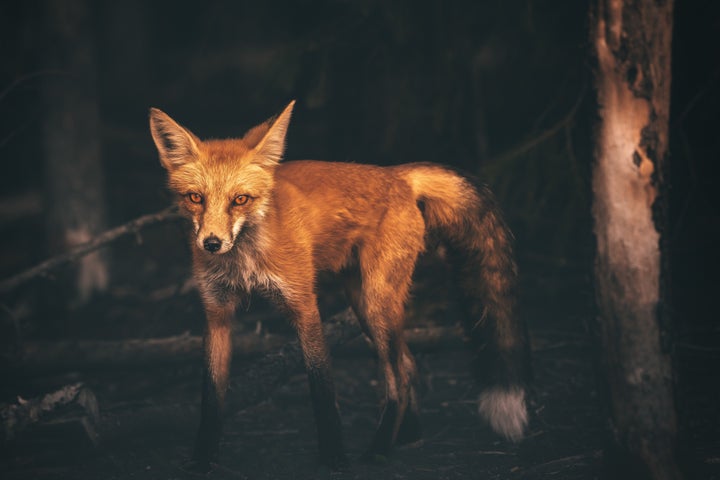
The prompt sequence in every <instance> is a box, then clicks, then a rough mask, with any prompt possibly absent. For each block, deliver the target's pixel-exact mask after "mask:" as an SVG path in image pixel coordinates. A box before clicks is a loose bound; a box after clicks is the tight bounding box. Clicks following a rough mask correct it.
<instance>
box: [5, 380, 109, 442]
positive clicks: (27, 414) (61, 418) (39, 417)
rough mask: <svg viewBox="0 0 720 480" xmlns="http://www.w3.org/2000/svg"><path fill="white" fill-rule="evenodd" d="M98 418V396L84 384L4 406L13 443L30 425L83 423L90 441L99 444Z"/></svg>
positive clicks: (7, 429) (6, 421)
mask: <svg viewBox="0 0 720 480" xmlns="http://www.w3.org/2000/svg"><path fill="white" fill-rule="evenodd" d="M78 407H79V412H78V411H77V410H78ZM98 418H99V415H98V405H97V400H96V399H95V395H94V394H93V393H92V391H91V390H90V389H89V388H87V387H85V386H84V385H83V384H82V383H76V384H74V385H67V386H65V387H63V388H61V389H60V390H57V391H55V392H52V393H48V394H47V395H43V396H42V397H36V398H31V399H29V400H26V399H23V398H21V397H18V399H17V402H16V403H13V404H10V405H2V406H0V419H2V426H3V429H2V440H3V441H4V442H6V441H10V440H12V439H13V438H15V436H16V435H17V434H18V433H20V432H21V431H23V430H25V429H26V428H27V427H29V426H30V425H33V424H38V423H41V422H43V423H47V422H48V421H53V422H64V423H76V422H79V423H80V425H81V426H82V430H83V431H84V432H85V434H86V435H87V437H88V439H89V440H90V441H91V442H92V443H93V444H95V443H96V442H97V434H96V432H95V424H96V423H97V421H98Z"/></svg>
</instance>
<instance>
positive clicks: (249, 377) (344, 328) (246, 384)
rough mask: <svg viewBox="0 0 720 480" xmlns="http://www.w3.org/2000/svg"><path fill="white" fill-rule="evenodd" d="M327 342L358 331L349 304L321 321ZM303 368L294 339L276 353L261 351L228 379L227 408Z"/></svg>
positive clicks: (254, 399) (263, 393) (259, 395)
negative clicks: (229, 390)
mask: <svg viewBox="0 0 720 480" xmlns="http://www.w3.org/2000/svg"><path fill="white" fill-rule="evenodd" d="M323 330H324V332H325V338H326V339H327V343H328V345H329V346H330V347H331V348H333V347H337V346H338V345H341V344H343V343H345V342H347V341H349V340H351V339H353V338H355V337H357V336H358V335H359V334H360V326H359V324H358V321H357V319H356V318H355V315H354V314H353V313H352V310H350V309H349V308H348V309H346V310H344V311H343V312H341V313H339V314H337V315H333V317H332V318H331V319H330V321H329V322H327V323H326V324H324V325H323ZM302 368H303V356H302V351H301V349H300V344H299V342H298V341H297V340H295V341H292V342H289V343H287V344H286V345H285V346H284V347H282V348H281V349H280V351H279V352H277V353H271V354H268V355H265V356H263V357H261V358H258V359H257V360H255V361H253V362H252V363H250V364H249V365H244V366H243V368H242V371H241V372H240V374H239V375H237V376H233V377H232V378H231V379H230V389H231V390H232V392H231V393H230V394H228V396H227V402H228V406H229V411H233V410H237V409H239V408H244V407H247V406H249V405H254V404H256V403H258V402H260V401H262V400H264V399H266V398H268V397H269V396H270V394H271V393H272V392H273V390H275V388H277V386H279V385H281V384H282V383H283V382H285V381H287V379H288V378H290V376H291V375H293V374H294V373H296V372H298V371H301V370H302Z"/></svg>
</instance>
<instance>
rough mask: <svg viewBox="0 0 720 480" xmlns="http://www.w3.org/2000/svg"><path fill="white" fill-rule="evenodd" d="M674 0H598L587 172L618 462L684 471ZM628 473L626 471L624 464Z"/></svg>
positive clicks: (662, 474) (661, 474)
mask: <svg viewBox="0 0 720 480" xmlns="http://www.w3.org/2000/svg"><path fill="white" fill-rule="evenodd" d="M672 8H673V2H672V0H598V1H597V10H596V12H595V13H596V15H595V17H594V19H593V20H594V25H593V27H594V30H593V34H592V35H593V38H592V41H593V42H594V45H595V48H596V53H597V59H598V71H597V78H596V82H597V94H598V102H599V105H600V120H599V126H598V130H597V139H596V144H597V149H596V162H595V166H594V170H593V192H594V202H593V216H594V227H595V235H596V238H597V257H596V265H595V267H596V269H595V279H596V296H597V302H598V308H599V319H598V321H599V325H598V333H599V336H600V338H599V340H600V342H601V347H602V348H601V352H602V353H601V364H602V367H603V373H604V375H605V381H606V382H607V387H608V394H609V401H610V414H611V417H612V427H613V435H614V441H615V443H616V445H615V446H616V447H618V448H619V450H618V451H619V452H621V453H622V455H623V456H624V458H625V459H626V460H628V461H629V462H628V464H626V465H624V467H623V468H627V467H633V468H634V469H637V473H641V474H644V476H649V477H651V478H656V479H659V478H680V477H681V475H680V473H679V471H678V469H677V466H676V459H675V441H676V431H677V425H676V412H675V405H674V401H673V380H672V364H671V355H670V349H669V348H668V346H667V342H666V341H664V337H663V335H665V334H666V333H667V332H665V328H666V322H665V313H664V312H665V311H666V307H665V304H664V303H663V302H665V301H667V294H666V291H665V290H666V289H665V288H664V286H665V285H666V284H667V275H668V271H667V268H666V265H667V262H666V260H665V255H667V249H665V248H664V247H663V243H664V237H663V234H664V231H665V223H666V221H665V209H664V208H663V205H664V203H665V195H664V193H665V192H664V190H663V177H664V170H665V163H666V159H667V146H668V117H669V110H670V56H671V50H670V45H671V38H672ZM624 473H625V474H627V473H628V472H627V470H625V471H624Z"/></svg>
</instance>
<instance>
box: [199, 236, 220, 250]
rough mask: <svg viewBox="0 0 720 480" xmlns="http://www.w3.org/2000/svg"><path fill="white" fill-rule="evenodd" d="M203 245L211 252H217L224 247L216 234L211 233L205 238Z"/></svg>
mask: <svg viewBox="0 0 720 480" xmlns="http://www.w3.org/2000/svg"><path fill="white" fill-rule="evenodd" d="M203 247H204V248H205V250H207V251H208V252H210V253H215V252H217V251H218V250H220V247H222V242H221V241H220V239H219V238H218V237H216V236H215V235H211V236H209V237H207V238H206V239H205V240H203Z"/></svg>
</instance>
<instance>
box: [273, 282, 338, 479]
mask: <svg viewBox="0 0 720 480" xmlns="http://www.w3.org/2000/svg"><path fill="white" fill-rule="evenodd" d="M287 306H288V307H290V311H291V312H292V315H291V316H292V322H293V326H294V327H295V330H296V331H297V335H298V340H299V341H300V347H301V348H302V353H303V358H304V362H305V368H306V370H307V375H308V382H309V386H310V396H311V399H312V406H313V413H314V414H315V424H316V426H317V434H318V447H319V450H320V462H321V463H322V464H324V465H327V466H328V467H330V468H332V469H333V470H337V469H341V468H343V467H345V466H347V465H348V460H347V457H346V456H345V450H344V446H343V439H342V431H341V424H340V413H339V411H338V406H337V402H336V398H335V386H334V382H333V378H332V373H331V368H330V356H329V354H328V350H327V345H326V343H325V334H324V333H323V329H322V324H321V322H320V314H319V312H318V310H317V303H316V299H315V296H314V295H307V296H306V297H305V298H304V299H303V300H300V301H298V302H297V303H295V302H289V301H288V302H287Z"/></svg>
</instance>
